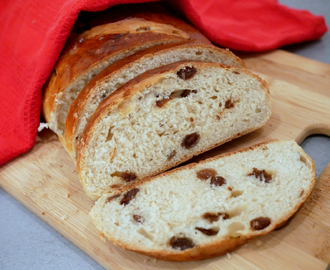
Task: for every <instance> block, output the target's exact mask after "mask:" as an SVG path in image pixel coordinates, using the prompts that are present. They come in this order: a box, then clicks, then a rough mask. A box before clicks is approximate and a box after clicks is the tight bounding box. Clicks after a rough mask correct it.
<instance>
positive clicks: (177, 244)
mask: <svg viewBox="0 0 330 270" xmlns="http://www.w3.org/2000/svg"><path fill="white" fill-rule="evenodd" d="M170 245H171V246H172V248H174V249H180V250H185V249H189V248H193V247H194V246H195V244H194V242H193V241H192V240H191V239H189V238H186V237H175V236H173V237H172V238H171V239H170Z"/></svg>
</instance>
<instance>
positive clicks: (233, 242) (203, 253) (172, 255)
mask: <svg viewBox="0 0 330 270" xmlns="http://www.w3.org/2000/svg"><path fill="white" fill-rule="evenodd" d="M276 141H279V140H271V141H267V142H262V143H259V144H256V145H253V146H250V147H246V148H242V149H240V150H237V151H234V152H230V153H225V154H222V155H219V156H216V157H212V158H208V159H206V160H203V161H200V162H199V163H190V164H188V165H186V166H182V167H179V168H176V169H173V170H171V171H167V172H164V173H162V174H160V175H157V176H155V177H149V178H147V179H144V181H141V182H136V183H135V184H132V185H131V186H127V187H125V188H124V189H121V190H120V191H118V192H116V194H120V193H124V192H126V191H128V190H130V189H132V188H133V187H134V188H137V187H139V186H142V185H144V184H146V183H148V182H150V181H156V180H157V178H161V177H164V176H168V175H171V174H173V173H176V172H178V171H183V170H188V169H193V168H194V167H195V166H196V165H197V164H199V165H200V164H205V163H208V162H212V161H214V160H218V159H221V158H223V157H226V156H231V155H235V154H237V153H242V152H246V151H252V150H254V149H255V148H258V147H261V146H264V145H267V144H269V143H272V142H276ZM301 151H302V152H303V150H302V149H301ZM305 157H306V158H307V159H308V160H309V161H310V162H311V164H312V166H313V167H312V168H311V170H312V171H313V179H312V181H311V184H310V186H309V189H308V190H305V191H306V192H304V194H303V196H302V197H301V198H300V202H299V203H297V205H296V206H295V207H294V208H293V209H292V210H291V211H290V213H288V214H287V215H286V216H284V217H282V218H281V219H279V220H277V222H276V223H272V224H271V225H270V226H268V227H267V228H266V229H264V230H262V231H251V233H249V234H247V235H242V236H240V237H238V238H227V239H224V240H221V241H216V242H213V243H211V244H207V245H200V246H195V247H194V248H192V249H187V250H185V251H180V252H177V251H158V252H157V251H154V250H148V249H143V250H142V249H141V248H137V247H136V246H134V245H129V244H127V243H125V242H121V241H118V240H115V239H114V238H113V236H112V235H109V234H106V236H107V238H108V239H109V240H110V241H111V242H113V243H114V244H116V245H119V246H121V247H122V248H124V249H127V250H132V251H135V252H138V253H142V254H145V255H148V256H151V257H154V258H157V259H162V260H168V261H194V260H203V259H208V258H212V257H216V256H220V255H224V254H226V253H228V252H231V251H233V250H235V249H236V248H238V247H240V246H242V245H243V244H245V243H246V242H247V241H248V240H250V239H253V238H255V237H257V236H262V235H265V234H268V233H269V232H272V231H273V230H275V229H278V228H280V227H282V226H283V225H284V224H285V223H286V222H287V221H288V220H289V219H290V218H291V217H292V216H293V215H294V214H295V213H296V212H297V211H298V209H299V208H300V207H301V206H302V205H303V203H304V202H305V201H306V200H307V198H308V197H309V195H310V194H311V192H312V190H313V188H314V185H315V182H316V172H315V164H314V162H313V160H312V159H311V158H310V157H309V156H308V155H307V154H305ZM113 194H115V193H113ZM113 194H111V195H113ZM93 222H94V223H95V225H96V226H97V223H96V222H95V220H93Z"/></svg>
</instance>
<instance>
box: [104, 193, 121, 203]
mask: <svg viewBox="0 0 330 270" xmlns="http://www.w3.org/2000/svg"><path fill="white" fill-rule="evenodd" d="M119 196H120V194H116V195H113V196H111V197H109V198H108V199H107V200H106V203H108V202H111V201H112V200H113V199H116V198H118V197H119Z"/></svg>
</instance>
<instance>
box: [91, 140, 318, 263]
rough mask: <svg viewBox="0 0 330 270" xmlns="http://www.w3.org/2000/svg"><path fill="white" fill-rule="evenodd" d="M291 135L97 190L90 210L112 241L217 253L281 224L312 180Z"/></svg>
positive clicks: (196, 255) (167, 256)
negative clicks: (118, 187)
mask: <svg viewBox="0 0 330 270" xmlns="http://www.w3.org/2000/svg"><path fill="white" fill-rule="evenodd" d="M315 179H316V174H315V170H314V163H313V161H312V160H311V158H310V157H309V156H307V155H306V154H305V153H304V151H303V150H302V149H301V148H300V147H299V146H298V145H297V144H296V143H295V142H294V141H272V142H269V143H264V144H260V145H257V146H254V147H250V148H248V149H245V150H241V151H238V152H236V153H230V154H225V155H222V156H218V157H215V158H211V159H208V160H205V161H202V162H200V163H198V164H196V163H195V164H189V165H188V166H185V167H181V168H178V169H175V170H172V171H170V172H166V173H164V174H161V175H159V176H156V177H154V178H151V179H148V180H146V181H145V182H140V183H137V184H136V185H135V186H134V187H131V188H130V189H126V190H123V191H122V192H118V193H112V194H107V195H104V196H102V197H101V198H100V199H99V200H98V201H97V202H96V204H95V206H94V207H93V209H92V211H91V213H90V216H91V218H92V220H93V222H94V224H95V225H96V227H97V228H98V229H99V230H100V231H101V232H102V233H103V234H104V235H105V236H106V237H107V238H108V239H109V240H110V241H111V242H113V243H114V244H116V245H119V246H121V247H123V248H125V249H129V250H133V251H136V252H140V253H143V254H146V255H149V256H152V257H155V258H159V259H164V260H173V261H190V260H199V259H206V258H210V257H214V256H217V255H223V254H226V253H227V252H230V251H232V250H233V249H235V248H237V247H239V246H240V245H242V244H244V243H245V242H246V241H247V240H248V239H251V238H253V237H256V236H260V235H264V234H266V233H269V232H271V231H273V230H274V229H276V228H277V227H280V226H281V225H283V224H284V223H285V222H286V221H287V220H288V219H289V218H290V217H291V216H292V215H293V214H294V213H295V212H296V211H297V210H298V208H299V207H300V206H301V205H302V204H303V202H304V201H305V200H306V199H307V197H308V196H309V194H310V193H311V191H312V189H313V186H314V184H315Z"/></svg>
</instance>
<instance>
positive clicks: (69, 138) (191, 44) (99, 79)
mask: <svg viewBox="0 0 330 270" xmlns="http://www.w3.org/2000/svg"><path fill="white" fill-rule="evenodd" d="M173 48H201V49H212V50H215V51H219V53H222V54H224V55H227V56H228V58H233V59H236V61H237V64H240V65H241V66H242V67H245V64H244V62H243V61H242V60H241V59H240V58H238V57H236V56H235V55H234V54H232V53H231V52H230V51H227V50H223V49H220V48H217V47H215V46H212V45H205V44H200V43H199V44H198V43H197V44H196V42H195V41H194V40H189V41H182V42H178V43H170V44H165V45H158V46H155V47H151V48H148V49H145V50H143V51H139V52H137V53H135V54H133V55H130V56H128V57H125V58H123V59H121V60H119V61H117V62H115V63H114V64H112V65H110V66H109V67H107V68H106V69H104V70H103V71H102V72H101V73H99V74H98V75H97V76H96V77H94V78H93V79H92V80H91V81H90V82H89V83H88V84H87V85H86V86H85V87H84V88H83V89H82V90H81V91H80V93H79V95H78V97H77V98H76V99H75V100H74V101H73V102H72V104H71V106H70V110H69V113H68V116H67V118H66V122H65V140H66V144H67V145H66V149H67V151H68V152H69V153H70V155H71V156H73V152H74V149H73V148H74V145H73V143H72V142H73V140H74V138H73V137H74V136H75V133H76V125H77V124H78V117H76V115H78V116H79V115H80V114H81V110H82V108H83V107H84V106H85V105H86V102H87V100H88V97H89V96H90V95H91V93H92V91H93V90H92V89H93V88H94V87H95V86H97V85H100V84H102V83H103V81H106V80H107V78H109V77H110V76H112V75H113V74H115V73H116V72H119V70H120V69H121V68H123V67H125V66H127V65H129V64H131V63H133V62H134V61H136V60H138V59H141V58H142V57H144V56H146V55H153V56H155V57H157V53H162V52H164V51H167V50H171V49H173ZM77 139H78V138H77Z"/></svg>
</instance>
